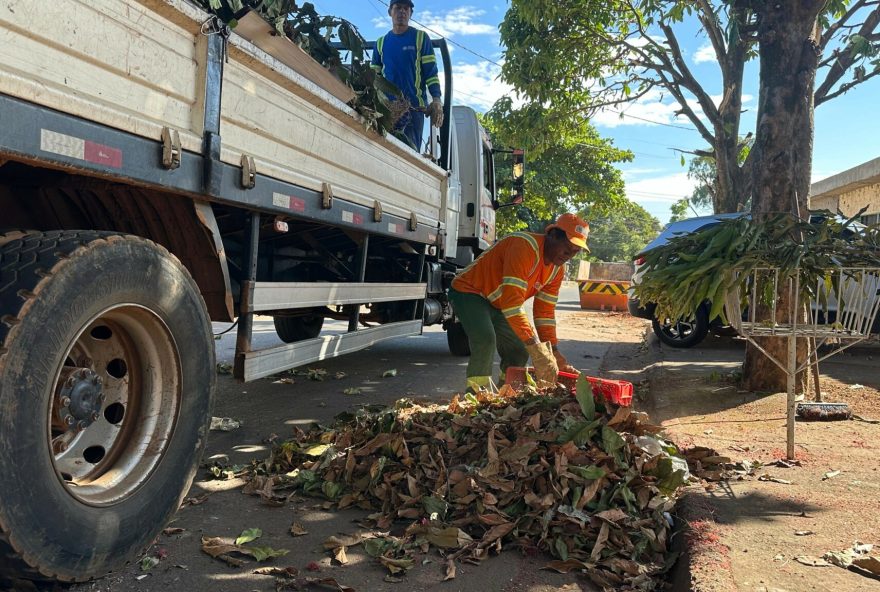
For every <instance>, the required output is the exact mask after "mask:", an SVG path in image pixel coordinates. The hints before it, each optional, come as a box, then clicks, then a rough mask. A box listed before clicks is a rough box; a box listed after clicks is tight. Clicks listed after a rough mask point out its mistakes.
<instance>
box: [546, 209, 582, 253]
mask: <svg viewBox="0 0 880 592" xmlns="http://www.w3.org/2000/svg"><path fill="white" fill-rule="evenodd" d="M554 228H559V229H561V230H563V231H565V236H567V237H568V242H570V243H571V244H573V245H575V246H577V247H580V248H582V249H587V250H589V247H587V236H589V234H590V225H589V224H587V223H586V222H584V221H583V220H581V219H580V218H578V217H577V216H575V215H574V214H562V215H561V216H559V219H558V220H556V222H555V223H553V224H551V225H550V226H548V227H547V228H546V229H545V230H544V232H549V231H550V230H552V229H554Z"/></svg>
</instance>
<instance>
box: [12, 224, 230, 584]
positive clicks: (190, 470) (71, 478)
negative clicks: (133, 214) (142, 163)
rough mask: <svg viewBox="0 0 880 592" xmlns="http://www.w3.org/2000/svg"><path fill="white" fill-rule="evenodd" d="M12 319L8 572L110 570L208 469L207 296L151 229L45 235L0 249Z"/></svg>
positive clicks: (211, 378) (30, 575) (63, 577)
mask: <svg viewBox="0 0 880 592" xmlns="http://www.w3.org/2000/svg"><path fill="white" fill-rule="evenodd" d="M0 320H2V322H0V417H2V418H3V429H2V431H0V469H2V471H3V478H2V479H0V576H4V577H13V578H16V579H29V580H60V581H63V582H74V581H82V580H86V579H88V578H91V577H97V576H102V575H104V574H106V573H107V572H109V571H111V570H114V569H116V568H118V567H120V566H121V565H122V564H124V563H125V562H126V561H129V560H132V559H134V558H135V557H136V556H137V555H138V554H139V553H140V552H142V550H143V549H144V548H146V547H147V546H148V545H150V544H151V542H152V541H153V540H154V539H155V537H156V536H157V535H158V534H159V531H160V530H161V529H162V528H163V527H164V526H165V524H166V523H167V521H168V520H169V519H170V518H171V516H172V515H173V514H174V512H175V511H176V510H177V508H178V507H179V505H180V501H181V499H182V497H183V495H184V494H185V492H186V491H187V489H188V488H189V485H190V483H191V481H192V478H193V476H194V475H195V472H196V468H197V465H198V462H199V460H200V457H201V453H202V450H203V448H204V445H205V437H206V435H207V431H208V429H207V428H208V421H209V419H210V417H211V414H210V407H211V399H212V395H213V390H214V384H215V380H216V370H215V363H214V350H213V339H212V336H211V325H210V321H209V319H208V315H207V311H206V309H205V304H204V302H203V300H202V298H201V296H200V294H199V290H198V287H197V286H196V283H195V282H194V281H193V279H192V277H191V276H190V274H189V273H188V272H187V270H186V268H184V266H183V265H181V263H180V261H178V260H177V259H176V258H175V257H174V256H173V255H171V254H170V253H168V252H167V251H166V250H165V249H163V248H162V247H160V246H158V245H156V244H154V243H152V242H150V241H148V240H145V239H142V238H138V237H133V236H123V235H116V234H111V233H99V232H87V231H64V232H59V231H52V232H42V233H41V232H34V233H27V234H24V235H22V236H20V237H19V238H16V239H14V240H12V241H9V242H6V243H5V244H3V245H2V246H0Z"/></svg>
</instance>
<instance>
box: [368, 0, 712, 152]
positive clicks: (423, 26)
mask: <svg viewBox="0 0 880 592" xmlns="http://www.w3.org/2000/svg"><path fill="white" fill-rule="evenodd" d="M378 1H379V2H381V3H382V4H383V5H384V6H385V7H386V8H388V2H387V1H386V0H378ZM370 6H372V7H373V9H374V10H376V12H377V13H378V12H379V11H378V9H376V6H375V5H374V4H373V0H370ZM380 16H383V17H384V15H381V14H380ZM410 20H411V21H412V22H414V23H415V24H417V25H419V26H420V27H422V28H424V29H426V30H427V31H430V32H431V33H434V34H435V35H437V36H438V37H444V38H445V39H446V40H447V41H448V42H449V43H451V44H452V45H455V46H456V47H459V48H461V49H463V50H464V51H466V52H468V53H470V54H472V55H474V56H476V57H478V58H480V59H481V60H485V61H487V62H489V63H490V64H492V65H494V66H497V67H498V68H501V67H502V66H501V64H499V63H498V62H496V61H495V60H493V59H490V58H487V57H486V56H484V55H483V54H481V53H478V52H476V51H474V50H472V49H471V48H469V47H466V46H465V45H463V44H461V43H459V42H457V41H455V40H454V39H452V38H450V37H445V36H444V35H443V34H442V33H440V32H439V31H437V30H436V29H432V28H431V27H429V26H428V25H425V24H424V23H421V22H419V21H417V20H416V19H414V18H413V19H410ZM462 94H467V93H462ZM468 96H471V97H473V95H468ZM473 98H476V97H473ZM609 111H611V112H612V113H616V114H618V115H620V116H622V117H629V118H630V119H636V120H638V121H644V122H645V123H651V124H654V125H661V126H664V127H671V128H674V129H681V130H687V131H692V132H695V131H699V130H697V128H695V127H692V126H683V125H676V124H674V123H666V122H663V121H654V120H652V119H646V118H644V117H639V116H637V115H630V114H629V113H626V112H625V111H616V110H614V109H609ZM657 158H662V157H657Z"/></svg>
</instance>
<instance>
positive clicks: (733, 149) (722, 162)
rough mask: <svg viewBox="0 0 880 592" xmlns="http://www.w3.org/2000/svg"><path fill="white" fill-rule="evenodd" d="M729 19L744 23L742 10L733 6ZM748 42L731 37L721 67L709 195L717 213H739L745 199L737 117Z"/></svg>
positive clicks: (747, 192)
mask: <svg viewBox="0 0 880 592" xmlns="http://www.w3.org/2000/svg"><path fill="white" fill-rule="evenodd" d="M731 18H732V19H733V20H734V21H736V22H737V24H738V26H743V25H745V23H746V21H747V18H746V17H745V15H744V11H743V10H741V9H737V8H733V9H732V14H731ZM749 47H750V43H749V42H747V41H746V40H744V39H742V38H738V39H735V40H732V41H731V43H730V46H729V47H728V52H727V55H726V56H725V64H724V67H723V68H722V76H723V79H722V88H723V95H722V98H721V102H720V103H719V105H718V114H719V116H720V120H719V121H718V122H717V123H716V124H715V130H714V131H715V145H714V146H713V149H714V151H715V171H716V179H715V189H716V191H715V193H714V195H713V196H712V197H713V199H712V201H713V204H712V205H713V207H714V210H715V213H716V214H723V213H727V212H739V211H741V210H742V209H743V206H744V205H745V204H746V202H747V201H748V199H747V197H748V195H749V191H748V184H749V181H750V179H748V178H746V177H745V175H744V171H743V169H742V167H741V166H740V159H739V155H740V144H739V141H740V136H739V131H740V120H741V118H742V93H743V72H744V70H745V63H746V54H747V52H748V51H749Z"/></svg>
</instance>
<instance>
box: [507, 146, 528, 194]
mask: <svg viewBox="0 0 880 592" xmlns="http://www.w3.org/2000/svg"><path fill="white" fill-rule="evenodd" d="M525 184H526V153H525V151H524V150H523V149H522V148H514V149H513V198H512V199H511V200H510V203H511V204H515V205H519V204H521V203H522V202H523V200H524V199H525Z"/></svg>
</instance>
